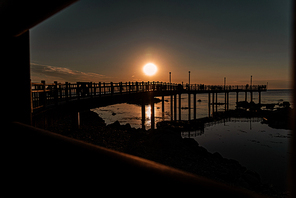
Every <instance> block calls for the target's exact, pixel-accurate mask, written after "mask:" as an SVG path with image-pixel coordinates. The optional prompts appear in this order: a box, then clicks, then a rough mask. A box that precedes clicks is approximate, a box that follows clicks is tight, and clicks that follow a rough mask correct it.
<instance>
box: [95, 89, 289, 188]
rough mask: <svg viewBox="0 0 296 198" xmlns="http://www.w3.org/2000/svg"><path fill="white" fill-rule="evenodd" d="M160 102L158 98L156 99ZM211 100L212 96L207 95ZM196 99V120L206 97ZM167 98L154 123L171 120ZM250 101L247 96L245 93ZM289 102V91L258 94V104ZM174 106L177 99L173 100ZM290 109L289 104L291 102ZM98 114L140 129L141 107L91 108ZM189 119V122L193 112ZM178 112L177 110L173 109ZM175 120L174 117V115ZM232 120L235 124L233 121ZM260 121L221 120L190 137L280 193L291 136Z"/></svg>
mask: <svg viewBox="0 0 296 198" xmlns="http://www.w3.org/2000/svg"><path fill="white" fill-rule="evenodd" d="M224 96H225V95H224V94H223V93H221V94H218V102H221V103H223V102H224ZM159 98H160V99H161V97H159ZM211 98H212V95H211ZM196 100H200V102H197V103H196V107H197V118H202V117H207V116H208V94H198V95H197V96H196ZM243 100H245V93H240V94H239V101H243ZM170 101H171V99H170V96H166V97H165V103H164V109H165V111H164V114H162V108H161V102H160V103H157V104H155V123H157V122H159V121H163V120H171V112H170V107H171V104H170ZM248 101H250V94H248ZM253 101H254V102H255V103H258V94H257V93H254V94H253ZM283 101H289V102H290V103H291V101H292V99H291V90H269V91H267V92H262V95H261V103H262V104H264V103H282V102H283ZM191 102H192V103H191V108H193V96H192V98H191ZM235 102H236V93H230V94H229V109H235ZM177 103H178V99H177ZM291 106H292V107H293V104H292V103H291ZM181 107H182V110H181V118H182V120H188V112H189V110H188V109H186V107H188V94H182V96H181ZM217 108H218V111H223V110H224V108H225V106H224V105H218V106H217ZM145 109H146V111H145V112H146V119H145V127H146V129H149V128H150V127H151V120H150V114H151V106H150V105H146V106H145ZM92 110H93V111H94V112H96V113H98V114H99V116H100V117H102V118H103V119H104V120H105V122H106V123H107V124H111V123H113V122H115V121H116V120H118V121H119V122H120V123H121V124H126V123H129V124H130V125H131V126H132V127H135V128H140V127H141V126H142V125H141V123H142V122H141V107H140V106H138V105H133V104H127V103H123V104H115V105H110V106H106V107H100V108H95V109H92ZM190 111H191V119H193V109H190ZM177 112H178V109H177ZM177 119H178V115H177ZM234 121H235V122H234ZM260 121H261V120H260V119H256V118H252V122H251V120H247V119H235V120H233V119H232V120H231V121H226V120H225V122H224V121H223V122H222V123H217V124H213V125H212V126H208V127H205V129H204V131H202V132H201V131H195V132H190V137H192V138H194V139H195V140H196V141H197V142H198V143H199V144H200V145H201V146H203V147H204V148H206V149H207V150H208V151H209V152H219V153H220V154H221V155H222V156H223V157H226V158H230V159H235V160H237V161H239V163H240V164H242V165H243V166H245V167H247V168H248V169H250V170H253V171H256V172H258V173H259V174H260V175H261V177H262V180H263V181H264V182H266V183H270V184H272V185H274V186H275V187H276V188H278V189H280V190H284V189H285V187H286V175H287V160H288V158H289V154H288V142H289V139H290V136H291V132H290V131H289V130H284V129H273V128H270V127H268V125H266V124H261V122H260ZM182 136H183V137H186V136H187V137H188V133H187V134H186V132H183V133H182Z"/></svg>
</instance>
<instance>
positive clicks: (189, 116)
mask: <svg viewBox="0 0 296 198" xmlns="http://www.w3.org/2000/svg"><path fill="white" fill-rule="evenodd" d="M190 99H191V95H190V93H188V120H190V119H191V111H190V109H191V101H190Z"/></svg>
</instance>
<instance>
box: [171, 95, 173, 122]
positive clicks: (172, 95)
mask: <svg viewBox="0 0 296 198" xmlns="http://www.w3.org/2000/svg"><path fill="white" fill-rule="evenodd" d="M173 118H174V117H173V95H171V120H172V121H173Z"/></svg>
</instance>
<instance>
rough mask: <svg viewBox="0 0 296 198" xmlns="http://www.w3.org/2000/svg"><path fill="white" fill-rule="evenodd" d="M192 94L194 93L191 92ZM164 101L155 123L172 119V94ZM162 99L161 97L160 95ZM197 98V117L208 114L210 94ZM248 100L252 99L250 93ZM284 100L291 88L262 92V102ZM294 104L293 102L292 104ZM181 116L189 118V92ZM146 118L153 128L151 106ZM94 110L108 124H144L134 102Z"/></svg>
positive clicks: (242, 97) (241, 96)
mask: <svg viewBox="0 0 296 198" xmlns="http://www.w3.org/2000/svg"><path fill="white" fill-rule="evenodd" d="M191 95H192V94H191ZM224 97H225V95H224V94H223V93H221V94H218V102H220V103H223V102H224ZM164 98H165V103H164V115H162V112H161V102H160V103H157V104H155V107H154V108H155V124H156V123H157V122H159V121H163V120H171V111H170V108H171V103H170V101H171V99H170V96H165V97H164ZM159 99H161V97H159ZM196 100H200V101H201V102H196V107H197V118H202V117H207V116H208V94H197V96H196ZM243 100H245V94H244V93H242V92H241V93H239V101H243ZM248 101H250V95H248ZM253 101H254V102H255V103H258V94H257V93H255V94H253ZM283 101H289V102H290V103H291V101H292V100H291V90H269V91H267V92H262V96H261V103H263V104H264V103H279V102H280V103H281V102H283ZM235 102H236V93H230V94H229V109H235V105H236V104H235ZM291 105H292V106H293V104H291ZM181 107H182V109H181V118H182V120H188V113H189V110H188V109H187V107H188V94H182V95H181ZM217 108H218V111H223V110H224V108H225V106H224V105H218V106H217ZM145 109H146V110H145V112H146V118H145V128H146V129H149V128H151V120H150V115H151V106H150V105H146V106H145ZM92 111H94V112H96V113H97V114H99V116H100V117H102V118H103V119H104V120H105V122H106V124H111V123H113V122H115V121H117V120H118V121H119V122H120V123H121V124H126V123H129V124H130V125H131V126H132V127H135V128H140V127H141V126H142V122H141V115H142V114H141V107H140V106H138V105H134V104H127V103H122V104H114V105H109V106H106V107H100V108H95V109H92ZM190 111H191V119H193V96H191V109H190ZM177 119H178V115H177Z"/></svg>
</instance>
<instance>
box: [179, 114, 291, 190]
mask: <svg viewBox="0 0 296 198" xmlns="http://www.w3.org/2000/svg"><path fill="white" fill-rule="evenodd" d="M189 134H190V137H191V138H194V139H195V140H196V141H197V142H198V143H199V145H200V146H202V147H204V148H206V149H207V150H208V151H209V152H211V153H214V152H219V153H220V154H221V155H222V156H223V157H225V158H229V159H235V160H237V161H239V163H240V164H241V165H243V166H245V167H247V168H248V169H250V170H253V171H256V172H258V173H259V174H260V176H261V178H262V181H263V182H265V183H268V184H272V185H273V186H274V187H275V188H277V189H279V190H282V191H284V190H285V187H286V179H287V177H286V175H287V164H288V159H289V151H288V144H289V140H290V137H291V131H289V130H285V129H273V128H270V127H269V126H268V125H266V124H261V122H260V119H257V118H252V119H244V118H240V119H237V118H236V119H230V120H225V121H223V122H222V123H217V124H214V125H213V126H208V127H206V128H205V129H204V131H203V132H200V131H195V132H190V133H189V132H182V134H181V135H182V136H183V137H188V136H189Z"/></svg>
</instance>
